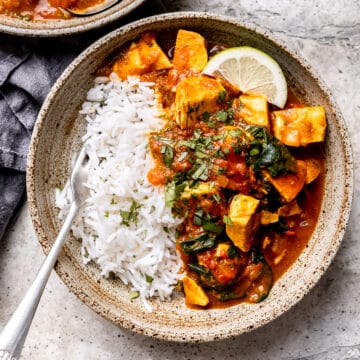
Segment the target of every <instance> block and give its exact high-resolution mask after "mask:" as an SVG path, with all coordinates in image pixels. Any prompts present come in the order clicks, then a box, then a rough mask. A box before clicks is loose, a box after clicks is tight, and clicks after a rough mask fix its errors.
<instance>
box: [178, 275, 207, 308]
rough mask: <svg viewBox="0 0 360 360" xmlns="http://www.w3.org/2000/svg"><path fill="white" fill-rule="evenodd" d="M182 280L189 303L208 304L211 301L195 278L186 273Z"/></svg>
mask: <svg viewBox="0 0 360 360" xmlns="http://www.w3.org/2000/svg"><path fill="white" fill-rule="evenodd" d="M182 281H183V286H184V292H185V300H186V302H187V303H188V304H190V305H199V306H206V305H207V304H208V303H209V298H208V297H207V295H206V294H205V291H204V290H203V289H202V287H201V286H200V285H199V284H198V283H197V282H196V281H195V280H193V279H192V278H191V277H189V276H186V275H185V276H184V278H183V280H182Z"/></svg>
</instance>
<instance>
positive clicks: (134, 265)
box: [56, 74, 181, 311]
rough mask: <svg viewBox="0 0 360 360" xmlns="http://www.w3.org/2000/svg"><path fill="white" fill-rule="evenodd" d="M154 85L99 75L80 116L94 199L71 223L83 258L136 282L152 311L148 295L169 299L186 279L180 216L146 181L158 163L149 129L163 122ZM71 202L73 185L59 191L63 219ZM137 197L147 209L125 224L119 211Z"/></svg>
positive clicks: (132, 286)
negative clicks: (178, 235)
mask: <svg viewBox="0 0 360 360" xmlns="http://www.w3.org/2000/svg"><path fill="white" fill-rule="evenodd" d="M152 85H153V84H151V83H145V82H140V80H139V79H138V78H135V77H132V78H129V79H128V80H127V81H120V80H119V79H118V78H117V76H116V75H115V74H112V75H111V76H110V79H109V78H105V77H99V78H96V80H95V86H94V87H93V88H92V89H91V90H90V91H89V92H88V94H87V101H86V102H85V103H84V104H83V107H82V110H81V111H80V113H81V114H84V115H86V121H87V132H86V134H85V136H84V137H83V141H84V142H86V150H87V153H88V156H89V158H90V173H89V179H88V183H87V185H86V186H88V188H89V189H90V196H89V198H88V199H87V201H86V204H85V206H84V207H83V208H82V209H81V212H80V214H79V216H78V217H77V219H76V220H75V221H74V223H73V226H72V231H73V234H74V236H75V237H77V238H79V239H81V240H82V249H81V253H82V256H83V260H84V262H85V263H87V262H89V261H95V262H96V263H97V264H98V265H99V266H100V269H101V273H102V275H104V276H108V275H109V273H110V272H112V273H114V274H115V275H116V276H117V277H119V278H120V279H121V280H122V281H123V282H124V283H125V284H130V291H136V292H138V293H139V296H140V298H141V299H142V300H143V303H144V305H145V306H146V308H147V310H149V311H151V307H150V305H149V303H148V301H147V300H146V299H148V298H149V297H153V296H157V297H159V298H160V299H161V300H164V299H166V298H168V297H169V296H170V295H171V293H172V290H173V286H174V285H175V284H176V283H177V281H178V279H179V278H180V276H181V275H180V274H179V270H180V266H181V261H180V259H179V256H178V254H177V252H176V250H175V240H174V239H175V229H176V227H177V225H178V224H179V220H178V219H174V218H173V216H172V214H171V211H170V209H168V208H166V207H165V200H164V192H163V189H162V188H160V187H154V186H153V185H151V184H150V183H149V181H148V180H147V173H148V171H149V169H150V168H151V167H152V166H153V163H152V159H151V155H150V152H149V149H148V140H147V134H148V133H149V132H151V131H156V130H159V129H160V128H161V127H162V126H163V123H162V120H161V119H160V118H159V110H158V107H159V105H158V102H157V100H156V95H155V92H154V90H153V89H152V88H151V86H152ZM70 202H71V194H70V191H69V183H68V182H67V183H66V185H65V187H64V189H63V190H62V191H60V190H58V189H57V190H56V206H57V207H58V208H59V209H60V212H59V218H60V219H64V218H65V216H66V214H67V212H68V210H69V207H70ZM133 202H136V204H139V205H140V206H141V207H140V208H139V209H138V210H137V212H138V221H137V222H135V221H132V222H130V224H129V225H130V226H126V225H125V224H122V221H123V219H122V217H121V215H120V210H125V211H128V210H129V209H130V206H131V204H132V203H133ZM152 279H153V280H152Z"/></svg>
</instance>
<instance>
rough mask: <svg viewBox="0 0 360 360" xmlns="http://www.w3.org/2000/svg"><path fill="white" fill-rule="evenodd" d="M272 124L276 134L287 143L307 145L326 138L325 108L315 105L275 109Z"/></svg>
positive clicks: (290, 144)
mask: <svg viewBox="0 0 360 360" xmlns="http://www.w3.org/2000/svg"><path fill="white" fill-rule="evenodd" d="M271 125H272V129H273V133H274V136H275V137H276V138H278V139H279V140H280V141H281V142H283V143H284V144H285V145H289V146H306V145H308V144H310V143H315V142H320V141H323V140H324V138H325V129H326V117H325V110H324V108H323V107H322V106H314V107H304V108H292V109H287V110H279V111H273V112H272V116H271Z"/></svg>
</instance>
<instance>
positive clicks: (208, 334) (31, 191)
mask: <svg viewBox="0 0 360 360" xmlns="http://www.w3.org/2000/svg"><path fill="white" fill-rule="evenodd" d="M186 18H201V19H203V20H207V19H208V20H209V21H211V20H215V21H219V22H224V23H228V24H230V25H235V26H239V27H242V28H245V29H247V30H249V31H252V32H254V33H256V34H258V35H260V36H262V37H263V38H265V39H266V41H270V42H272V43H274V44H275V45H276V46H278V47H281V49H282V51H285V52H286V53H287V55H288V56H290V57H292V58H294V59H295V60H296V61H297V62H298V63H300V64H301V65H302V66H303V67H304V68H305V69H306V71H307V72H308V73H309V75H310V76H311V77H312V78H313V79H314V81H316V82H317V84H318V86H319V87H320V89H321V91H322V92H323V94H324V95H325V97H326V98H327V99H328V101H329V104H331V106H332V109H333V112H334V114H335V116H336V119H337V125H338V129H339V136H340V137H341V139H342V143H343V144H344V145H345V147H344V157H345V160H346V161H345V171H344V172H345V173H346V175H347V176H346V177H345V178H344V188H345V189H346V190H344V196H343V198H342V202H341V207H342V209H343V211H342V212H341V213H340V214H339V217H338V221H337V222H336V225H337V226H336V229H337V231H336V234H335V236H334V238H333V239H332V242H331V244H332V247H331V249H330V250H328V252H327V253H326V254H324V256H323V258H322V262H321V263H319V264H318V265H317V266H316V268H315V270H314V272H313V273H312V274H311V276H310V277H308V278H306V280H304V282H303V283H302V286H301V287H299V289H298V290H296V293H295V296H293V297H292V298H291V299H288V301H287V302H286V303H285V304H282V307H277V308H276V309H272V311H270V312H269V313H268V314H266V315H265V316H263V317H262V318H261V321H258V322H255V323H251V324H248V325H247V326H245V327H244V326H242V327H241V329H237V328H236V327H235V328H232V330H231V331H230V332H226V333H225V332H221V331H219V330H218V329H212V330H209V329H207V330H206V331H202V330H201V329H199V331H198V332H196V333H191V332H189V334H187V332H186V329H183V330H184V332H182V333H181V334H182V336H181V337H179V336H178V333H177V332H176V331H174V332H173V333H172V332H171V331H169V329H168V328H167V329H165V330H164V331H161V329H159V328H155V327H154V328H153V327H152V326H151V324H147V326H145V327H143V326H142V325H143V324H138V323H137V324H133V323H131V321H129V320H128V319H127V318H126V314H124V317H123V318H121V319H112V318H111V316H109V315H108V314H107V312H106V309H104V308H103V306H102V305H101V304H97V303H96V304H94V303H92V302H91V299H90V298H89V297H88V296H87V295H86V294H84V293H82V292H81V289H78V288H77V286H76V284H73V283H72V281H71V279H70V280H69V279H68V278H67V277H66V276H65V274H63V273H62V271H61V268H60V267H59V266H57V267H56V271H57V272H58V274H59V276H60V277H61V278H62V280H63V281H64V282H65V284H66V285H67V286H68V287H69V288H70V289H71V290H72V291H73V292H74V293H75V295H76V296H78V297H79V298H80V299H81V300H82V301H83V302H84V303H85V304H87V305H88V306H89V307H90V308H92V309H93V310H95V311H96V312H97V313H99V314H100V315H101V316H104V317H105V318H108V319H109V320H112V321H113V322H115V323H116V324H118V325H121V326H122V327H124V328H127V329H130V330H132V331H135V332H137V333H141V334H144V335H147V336H151V337H155V338H159V339H162V340H168V341H176V342H205V341H213V340H220V339H225V338H229V337H234V336H237V335H240V334H242V333H246V332H249V331H252V330H254V329H256V328H258V327H260V326H263V325H266V324H267V323H269V322H270V321H272V320H274V319H276V318H278V317H279V316H280V315H282V314H284V313H285V312H286V311H288V310H289V309H290V308H291V307H293V306H294V305H295V304H296V303H298V302H299V301H300V300H301V299H302V298H303V297H304V296H305V295H306V294H307V293H308V292H309V291H310V290H311V289H312V288H313V287H314V286H315V284H316V283H317V282H318V280H319V279H320V277H321V276H322V275H323V274H324V273H325V271H326V270H327V268H328V267H329V265H330V263H331V261H332V260H333V258H334V256H335V254H336V253H337V251H338V249H339V247H340V244H341V241H342V239H343V236H344V234H345V230H346V226H347V223H348V220H349V217H350V211H351V204H352V198H353V181H354V180H353V158H352V150H351V143H350V140H349V136H348V132H347V128H346V125H345V122H344V120H343V118H342V115H341V113H340V111H339V108H338V106H337V104H336V102H335V101H334V99H333V97H332V95H331V92H330V90H329V89H328V87H327V86H326V85H325V84H324V83H323V81H322V80H321V79H320V78H319V76H317V75H316V73H315V72H314V70H313V69H312V67H311V66H310V65H309V64H308V63H307V62H306V61H305V60H304V59H303V58H302V57H301V56H300V55H299V54H298V53H297V52H295V51H293V50H291V51H290V50H289V49H288V47H287V46H286V45H285V44H284V43H283V42H282V41H281V40H279V39H276V37H275V36H274V35H273V34H272V33H271V32H270V31H269V30H264V29H261V28H259V27H258V26H255V25H253V24H249V23H248V22H244V21H241V20H235V19H232V18H229V17H226V16H219V15H215V14H209V13H204V12H175V13H168V14H161V15H156V16H152V17H149V18H145V19H142V20H139V21H136V22H133V23H130V24H128V25H126V26H124V27H121V28H119V29H117V30H114V31H113V32H111V33H109V34H107V35H106V36H104V37H103V38H101V39H100V40H98V41H96V42H95V43H94V44H92V45H91V46H90V47H88V48H87V49H86V50H85V51H83V52H82V53H81V54H80V55H79V56H78V57H77V58H76V59H75V60H74V61H73V62H72V63H71V64H70V65H69V66H68V68H67V69H66V70H65V72H64V73H63V74H62V75H61V77H60V78H59V79H58V81H57V82H56V84H55V86H54V87H53V89H52V90H51V92H50V93H49V95H48V97H47V99H46V101H45V102H44V104H43V106H42V108H41V111H40V114H39V117H38V119H37V122H36V124H35V128H34V132H33V136H32V141H31V145H30V151H29V156H28V167H27V174H28V176H27V194H28V200H29V201H28V203H29V209H30V214H31V218H32V221H33V225H34V227H35V229H36V231H37V234H38V237H39V242H40V243H41V245H42V247H43V249H44V251H45V252H47V251H48V246H49V244H48V240H47V239H46V234H45V233H44V229H43V228H42V224H41V218H40V213H39V209H38V208H37V206H36V193H35V181H34V179H35V178H34V176H35V161H36V151H37V148H38V144H39V141H40V137H39V136H40V133H41V129H42V127H43V121H44V119H45V116H46V112H47V111H48V109H49V107H50V106H51V104H52V102H53V101H54V99H55V97H56V94H57V91H58V89H59V88H60V87H61V86H62V83H63V82H64V81H65V80H66V79H67V78H68V77H69V76H70V75H71V73H72V72H73V71H74V70H75V69H76V68H77V66H78V65H79V64H80V63H81V62H82V61H83V60H84V59H85V58H86V57H88V56H90V55H91V54H92V53H94V52H96V50H97V49H99V48H101V46H102V44H104V43H106V42H107V41H109V39H111V38H113V37H119V36H121V35H122V34H125V33H126V32H128V31H131V30H132V29H136V28H137V27H138V26H142V25H146V24H151V23H152V22H159V21H162V20H167V21H169V20H170V21H171V20H172V19H174V20H175V19H176V20H179V19H186Z"/></svg>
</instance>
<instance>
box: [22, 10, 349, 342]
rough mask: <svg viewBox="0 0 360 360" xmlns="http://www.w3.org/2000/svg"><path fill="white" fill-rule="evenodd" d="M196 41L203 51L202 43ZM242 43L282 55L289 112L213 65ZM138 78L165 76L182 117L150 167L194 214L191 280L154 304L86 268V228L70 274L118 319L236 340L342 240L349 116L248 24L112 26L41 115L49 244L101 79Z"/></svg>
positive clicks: (36, 199) (137, 326)
mask: <svg viewBox="0 0 360 360" xmlns="http://www.w3.org/2000/svg"><path fill="white" fill-rule="evenodd" d="M194 39H196V40H195V42H196V44H197V45H196V46H195V47H194V48H196V50H197V51H193V50H191V49H190V50H189V46H190V44H192V42H193V41H194ZM239 46H249V47H252V48H255V49H259V50H261V51H263V52H265V53H266V54H267V55H269V56H271V57H272V58H273V59H274V60H275V61H276V62H277V63H278V64H279V66H280V67H281V69H282V71H283V73H284V75H285V78H286V83H287V89H288V91H287V92H288V95H287V101H286V103H285V105H284V107H283V108H282V109H280V108H278V107H277V106H274V105H271V104H269V103H268V102H267V101H266V100H264V98H263V97H261V96H260V97H259V96H257V95H254V94H247V93H242V92H239V91H238V90H236V89H234V88H233V87H232V86H231V85H229V84H228V83H227V82H226V81H223V80H224V79H219V78H216V76H214V77H211V76H208V74H204V73H203V72H202V70H203V67H204V66H206V62H207V61H208V60H207V59H208V58H211V57H213V56H214V54H217V53H219V52H221V51H222V50H224V49H227V48H232V47H239ZM190 47H191V46H190ZM143 51H144V52H143ZM225 51H226V50H225ZM201 52H202V53H203V54H204V57H203V58H204V59H205V60H204V64H202V65H199V63H201V61H203V60H201V61H195V62H194V63H192V60H191V56H193V55H191V54H199V53H201ZM190 53H191V54H190ZM146 54H148V55H146ZM149 54H150V55H151V56H150V55H149ZM189 54H190V55H191V56H190V55H189ZM187 55H189V56H187ZM215 56H216V55H215ZM131 59H135V60H136V61H132V60H131ZM142 59H145V60H142ZM189 59H190V60H189ZM189 63H190V64H191V63H192V64H193V65H191V66H190V67H189ZM134 64H135V65H134ZM194 64H195V65H194ZM197 66H200V69H197V68H196V67H197ZM114 73H115V74H116V75H114ZM129 74H130V75H132V76H140V77H141V79H142V81H145V82H146V83H150V84H154V86H155V87H156V91H157V92H158V93H159V95H160V99H161V104H162V107H163V109H164V114H163V115H164V118H167V119H168V122H167V123H166V126H164V127H163V128H162V129H159V130H158V131H156V132H152V133H151V134H149V137H148V141H149V146H148V148H149V151H150V152H151V155H152V157H153V159H154V166H153V167H152V168H151V169H149V173H148V174H147V177H148V180H149V181H150V183H152V184H153V185H154V186H160V187H161V186H162V187H164V189H165V190H164V191H165V193H166V195H165V199H166V201H167V202H168V205H169V206H170V207H171V208H172V211H173V213H174V214H177V215H179V216H182V217H183V219H184V221H183V222H182V223H181V224H180V225H179V227H178V228H177V231H176V245H175V246H176V249H177V251H179V253H180V255H181V261H182V270H183V271H184V277H183V278H182V280H181V282H180V283H179V286H178V288H177V289H175V290H174V293H173V295H172V297H171V298H170V299H168V300H166V301H161V300H160V299H151V300H149V302H150V304H151V308H152V311H151V312H148V311H147V310H146V309H145V308H144V307H143V306H142V305H141V302H139V301H136V300H134V298H130V297H129V287H127V286H126V285H124V284H121V282H120V281H119V280H118V279H116V278H103V277H102V276H101V273H100V269H99V267H98V266H97V265H96V264H88V265H84V264H83V262H82V259H81V256H80V248H81V244H80V242H79V240H78V239H76V238H75V237H74V236H70V237H69V240H68V242H67V244H66V246H65V247H64V254H63V255H62V256H60V258H59V260H58V263H57V267H56V271H57V272H58V274H59V275H60V277H61V278H62V279H63V280H64V282H65V283H66V284H67V285H68V286H69V288H70V289H71V290H72V291H74V293H75V294H76V295H77V296H78V297H79V298H80V299H81V300H82V301H83V302H84V303H86V304H87V305H89V306H90V307H91V308H92V309H94V310H95V311H97V312H98V313H99V314H101V315H102V316H104V317H105V318H107V319H109V320H111V321H113V322H114V323H116V324H119V325H121V326H124V327H125V328H128V329H131V330H134V331H136V332H138V333H142V334H145V335H148V336H152V337H156V338H160V339H165V340H172V341H209V340H216V339H223V338H227V337H229V336H235V335H239V334H242V333H244V332H248V331H251V330H252V329H255V328H257V327H259V326H262V325H265V324H267V323H268V322H270V321H272V320H274V319H276V318H277V317H278V316H280V315H281V314H283V313H284V312H285V311H287V310H289V309H290V308H291V307H292V306H294V305H295V304H296V303H297V302H298V301H300V300H301V299H302V298H303V297H304V296H305V295H306V294H307V293H308V292H309V291H310V290H311V288H312V287H313V286H314V285H315V284H316V283H317V281H318V280H319V279H320V277H321V276H322V275H323V274H324V272H325V271H326V269H327V267H328V266H329V265H330V263H331V261H332V259H333V258H334V256H335V254H336V252H337V250H338V248H339V246H340V243H341V241H342V238H343V235H344V232H345V229H346V225H347V221H348V218H349V214H350V208H351V202H352V193H353V169H352V155H351V147H350V141H349V137H348V134H347V129H346V126H345V123H344V121H343V119H342V116H341V114H340V112H339V110H338V108H337V106H336V104H335V102H334V100H333V98H332V96H331V94H330V92H329V90H328V89H327V88H326V87H325V86H324V84H323V83H322V81H321V80H320V79H319V77H318V76H317V75H315V73H314V71H313V70H312V69H311V67H310V66H309V65H308V64H307V63H306V62H305V61H304V60H303V59H302V58H301V57H300V56H299V55H298V54H296V53H293V52H291V51H289V50H288V49H287V48H286V46H285V45H284V44H282V43H281V42H280V41H278V40H275V39H274V38H273V37H272V36H269V35H268V34H267V32H266V31H264V30H262V29H259V28H257V27H254V26H252V25H249V24H245V23H242V22H240V21H236V20H233V19H230V18H226V17H220V16H216V15H211V14H206V13H172V14H163V15H159V16H154V17H151V18H147V19H144V20H140V21H137V22H135V23H132V24H129V25H127V26H125V27H123V28H121V29H119V30H116V31H114V32H112V33H110V34H108V35H106V36H105V37H104V38H102V39H100V40H99V41H97V42H96V43H95V44H93V45H92V46H90V47H89V48H88V49H87V50H85V51H84V52H83V53H82V54H81V55H80V56H79V57H78V58H77V59H76V60H75V61H74V62H73V63H72V64H71V65H70V66H69V68H68V69H67V70H66V71H65V73H64V74H63V75H62V76H61V78H60V79H59V80H58V82H57V83H56V85H55V86H54V88H53V90H52V91H51V94H50V95H49V97H48V98H47V100H46V102H45V104H44V106H43V108H42V110H41V112H40V115H39V119H38V121H37V124H36V127H35V131H34V136H33V139H32V144H31V149H30V155H29V166H28V180H27V189H28V196H29V206H30V212H31V215H32V218H33V222H34V225H35V229H36V231H37V234H38V236H39V240H40V243H41V245H42V246H43V248H44V249H45V251H47V250H48V249H49V246H50V244H51V239H53V238H54V236H55V234H56V233H57V229H58V228H59V226H60V225H59V220H58V219H57V210H56V207H55V205H54V203H55V200H54V196H49V194H52V193H53V192H54V188H55V186H56V184H58V183H64V179H66V177H67V176H68V175H67V173H66V170H65V169H68V168H69V164H70V162H71V161H70V159H71V157H72V156H73V153H74V152H76V149H78V148H79V144H80V143H81V136H82V135H83V134H84V131H85V130H84V129H85V126H86V124H85V119H84V117H83V116H81V115H79V109H80V108H81V104H82V103H83V102H84V99H85V98H86V93H87V91H88V90H89V89H90V88H91V87H92V86H93V83H94V79H95V78H96V77H98V76H100V77H101V79H104V78H106V77H108V76H117V77H118V78H119V79H121V80H123V79H125V78H126V76H127V75H129ZM189 89H190V90H189ZM209 89H210V90H209ZM214 89H216V91H215V92H214ZM194 99H195V100H194ZM259 119H260V120H261V121H260V122H259ZM49 134H50V135H51V136H49ZM112 202H113V201H112ZM125 215H126V214H125ZM108 216H109V214H108V213H107V215H106V217H108ZM128 217H130V215H129V214H128ZM229 319H231V321H229Z"/></svg>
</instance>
